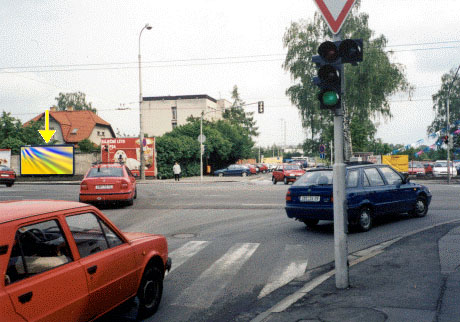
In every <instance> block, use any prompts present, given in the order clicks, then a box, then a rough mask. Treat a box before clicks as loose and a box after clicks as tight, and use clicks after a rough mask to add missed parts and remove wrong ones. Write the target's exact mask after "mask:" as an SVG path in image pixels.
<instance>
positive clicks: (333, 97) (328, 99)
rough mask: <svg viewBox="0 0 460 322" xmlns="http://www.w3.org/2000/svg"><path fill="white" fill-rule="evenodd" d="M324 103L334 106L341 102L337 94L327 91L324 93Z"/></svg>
mask: <svg viewBox="0 0 460 322" xmlns="http://www.w3.org/2000/svg"><path fill="white" fill-rule="evenodd" d="M322 101H323V104H324V105H327V106H334V105H336V104H337V102H338V101H339V96H338V95H337V93H336V92H333V91H327V92H324V93H323V97H322Z"/></svg>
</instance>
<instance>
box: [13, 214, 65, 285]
mask: <svg viewBox="0 0 460 322" xmlns="http://www.w3.org/2000/svg"><path fill="white" fill-rule="evenodd" d="M72 260H73V259H72V254H71V252H70V249H69V245H68V244H67V241H66V239H65V237H64V234H63V232H62V230H61V227H60V226H59V224H58V222H57V220H48V221H44V222H40V223H37V224H33V225H29V226H24V227H21V228H19V229H18V231H17V232H16V236H15V238H14V245H13V248H12V250H11V256H10V260H9V262H8V268H7V271H6V275H5V285H8V284H11V283H14V282H16V281H20V280H22V279H24V278H27V277H29V276H32V275H36V274H40V273H42V272H46V271H48V270H50V269H53V268H55V267H58V266H61V265H64V264H66V263H68V262H71V261H72Z"/></svg>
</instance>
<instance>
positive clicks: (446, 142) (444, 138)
mask: <svg viewBox="0 0 460 322" xmlns="http://www.w3.org/2000/svg"><path fill="white" fill-rule="evenodd" d="M442 140H443V141H444V143H445V144H446V145H448V144H449V136H448V135H445V136H444V137H443V138H442Z"/></svg>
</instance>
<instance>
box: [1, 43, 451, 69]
mask: <svg viewBox="0 0 460 322" xmlns="http://www.w3.org/2000/svg"><path fill="white" fill-rule="evenodd" d="M449 43H460V40H452V41H439V42H427V43H418V44H417V43H413V44H399V45H393V46H387V47H390V48H391V47H403V46H421V45H429V44H449ZM456 48H460V46H444V47H430V48H412V49H402V50H387V52H405V51H425V50H439V49H456ZM285 55H286V54H284V53H283V54H261V55H244V56H227V57H207V58H189V59H174V60H154V61H146V62H144V65H143V67H144V68H162V67H163V68H164V67H188V66H203V65H224V64H245V63H258V62H272V61H283V60H284V58H276V59H252V58H263V57H276V56H285ZM232 59H246V60H242V61H224V62H212V61H213V60H232ZM248 59H249V60H248ZM197 61H203V62H202V63H197V64H193V63H191V64H170V63H181V62H182V63H187V62H197ZM137 63H138V62H111V63H88V64H66V65H36V66H12V67H0V74H18V73H32V72H33V73H43V72H67V71H93V70H120V69H137V68H138V67H137V66H129V65H132V64H137ZM149 64H163V65H149ZM125 65H128V66H125ZM96 66H107V67H96ZM111 66H113V67H111ZM116 66H118V67H116ZM73 67H77V68H73ZM80 67H88V68H80ZM10 69H27V70H24V71H17V70H14V71H11V70H10Z"/></svg>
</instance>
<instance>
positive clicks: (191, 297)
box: [0, 175, 460, 321]
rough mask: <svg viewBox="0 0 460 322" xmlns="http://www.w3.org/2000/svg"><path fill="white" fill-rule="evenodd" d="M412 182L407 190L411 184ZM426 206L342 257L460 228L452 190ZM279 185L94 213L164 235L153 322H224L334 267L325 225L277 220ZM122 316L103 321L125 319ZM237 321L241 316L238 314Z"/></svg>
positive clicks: (354, 238) (197, 188)
mask: <svg viewBox="0 0 460 322" xmlns="http://www.w3.org/2000/svg"><path fill="white" fill-rule="evenodd" d="M414 181H416V180H414ZM427 185H428V186H429V187H430V189H431V191H432V193H433V200H432V203H431V206H430V210H429V212H428V215H427V216H426V217H425V218H417V219H414V218H410V217H408V216H406V215H398V216H396V215H395V216H391V217H389V218H388V219H385V220H380V221H379V222H378V223H377V224H376V226H375V227H374V228H373V229H372V230H371V231H369V232H367V233H353V234H349V235H348V248H349V252H354V251H357V250H360V249H364V248H367V247H370V246H372V245H375V244H377V243H380V242H383V241H386V240H389V239H392V238H395V237H398V236H401V235H403V234H406V233H408V232H411V231H415V230H418V229H422V228H425V227H428V226H431V225H434V224H437V223H441V222H447V221H450V220H454V219H460V212H459V209H460V198H458V196H459V193H460V185H450V186H447V185H444V184H435V183H433V182H431V183H428V184H427ZM287 188H288V187H287V186H285V185H284V184H281V183H279V184H277V185H273V184H272V183H271V181H270V176H269V175H261V176H259V177H256V178H254V177H251V178H245V179H238V182H212V183H205V184H197V183H185V182H180V183H175V182H169V183H165V182H161V181H155V182H152V183H148V184H142V185H139V186H138V199H137V200H136V201H135V203H134V206H131V207H120V208H118V207H106V208H105V209H102V211H103V212H104V213H105V214H106V215H107V216H108V217H109V218H110V219H111V220H113V221H114V222H115V224H116V225H117V226H119V227H120V228H121V229H122V230H125V231H144V232H149V233H161V234H164V235H165V236H166V237H167V239H168V243H169V251H170V255H171V257H172V259H173V270H172V271H171V272H170V273H169V274H168V276H166V278H165V286H164V293H163V299H162V304H161V306H160V309H159V311H158V312H157V314H156V315H155V316H154V318H152V319H151V320H152V321H153V320H155V321H230V320H233V319H234V317H235V316H242V312H245V311H247V310H249V309H250V308H251V307H253V306H255V305H257V304H258V303H259V301H260V300H261V299H262V300H263V299H266V298H270V299H273V301H276V300H278V299H280V298H282V297H283V296H286V294H285V292H284V291H283V290H284V288H283V287H284V286H285V285H286V284H288V283H290V282H291V283H292V281H294V280H295V279H296V278H299V277H301V276H302V275H303V274H304V272H305V271H306V270H307V271H308V270H311V269H314V268H317V267H319V266H322V265H324V264H326V263H329V262H331V261H333V259H334V247H333V237H334V236H333V226H332V223H331V222H320V225H319V226H318V227H317V228H315V229H313V230H308V229H306V227H305V226H304V224H302V223H300V222H296V221H294V220H291V219H288V218H287V217H286V215H285V212H284V209H283V207H284V196H285V193H286V191H287ZM78 189H79V187H78V186H77V185H32V184H17V185H15V186H14V187H12V188H5V187H4V186H1V187H0V200H9V199H63V200H78ZM129 309H130V307H129V306H125V307H123V308H121V309H119V310H117V311H116V312H114V313H112V315H110V316H109V317H108V318H107V319H108V320H110V321H114V320H118V321H126V320H128V321H129V320H131V319H133V314H132V313H130V312H129ZM243 316H244V314H243Z"/></svg>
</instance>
